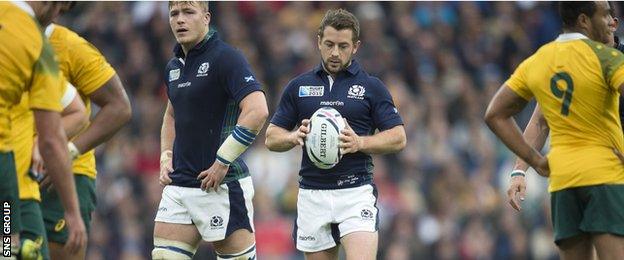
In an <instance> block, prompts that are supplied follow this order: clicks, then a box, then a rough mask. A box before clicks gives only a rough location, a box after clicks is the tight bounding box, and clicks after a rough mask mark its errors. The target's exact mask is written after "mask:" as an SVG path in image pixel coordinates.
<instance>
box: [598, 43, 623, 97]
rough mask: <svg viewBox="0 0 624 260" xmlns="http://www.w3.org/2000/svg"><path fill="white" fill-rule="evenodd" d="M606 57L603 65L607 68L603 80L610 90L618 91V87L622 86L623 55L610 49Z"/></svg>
mask: <svg viewBox="0 0 624 260" xmlns="http://www.w3.org/2000/svg"><path fill="white" fill-rule="evenodd" d="M608 56H609V59H607V62H606V63H607V64H605V65H603V66H604V67H607V69H606V73H605V74H606V75H605V76H606V77H605V80H606V81H607V82H608V83H609V86H610V87H611V88H612V89H614V90H616V91H619V88H620V86H621V85H622V84H624V66H622V65H624V55H622V52H620V51H618V50H616V49H610V50H609V55H608Z"/></svg>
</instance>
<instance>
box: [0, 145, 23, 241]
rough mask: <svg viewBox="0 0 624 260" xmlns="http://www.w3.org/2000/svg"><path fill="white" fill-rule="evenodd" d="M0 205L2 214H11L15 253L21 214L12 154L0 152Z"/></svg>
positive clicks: (12, 239)
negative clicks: (0, 204) (0, 205)
mask: <svg viewBox="0 0 624 260" xmlns="http://www.w3.org/2000/svg"><path fill="white" fill-rule="evenodd" d="M0 203H2V210H3V212H6V211H7V210H10V212H11V213H10V216H11V248H12V251H14V252H15V253H16V252H17V251H18V249H19V246H20V243H19V239H20V238H19V233H20V231H21V223H20V215H21V214H20V206H19V194H18V187H17V171H16V169H15V159H14V157H13V152H0ZM3 219H4V215H3ZM3 228H4V227H3Z"/></svg>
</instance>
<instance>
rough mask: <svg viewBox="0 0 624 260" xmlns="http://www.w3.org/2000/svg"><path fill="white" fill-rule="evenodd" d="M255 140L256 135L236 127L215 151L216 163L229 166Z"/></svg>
mask: <svg viewBox="0 0 624 260" xmlns="http://www.w3.org/2000/svg"><path fill="white" fill-rule="evenodd" d="M255 139H256V134H255V133H254V132H252V131H251V130H249V129H247V128H244V127H242V126H239V125H237V126H236V127H234V131H232V133H231V134H230V135H229V136H228V137H227V138H226V139H225V141H223V144H221V147H219V150H218V151H217V161H219V162H220V163H222V164H224V165H226V166H229V165H230V164H231V163H232V162H233V161H234V160H236V158H238V157H239V156H240V155H241V154H242V153H243V152H245V150H247V148H248V147H249V146H250V145H251V143H253V141H254V140H255Z"/></svg>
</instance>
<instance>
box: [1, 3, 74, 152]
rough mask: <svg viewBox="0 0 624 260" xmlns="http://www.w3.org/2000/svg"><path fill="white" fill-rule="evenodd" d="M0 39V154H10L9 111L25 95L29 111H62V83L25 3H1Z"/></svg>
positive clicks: (36, 23)
mask: <svg viewBox="0 0 624 260" xmlns="http://www.w3.org/2000/svg"><path fill="white" fill-rule="evenodd" d="M0 39H2V43H0V71H1V73H0V151H11V150H12V147H11V144H10V136H11V121H10V110H11V108H12V107H13V106H15V105H17V104H18V103H19V102H20V100H21V98H22V94H23V93H24V92H28V99H29V102H28V107H29V108H30V109H42V110H51V111H61V103H60V100H61V88H62V85H63V83H62V80H61V78H60V77H59V69H58V64H57V62H56V60H55V57H54V52H53V51H52V48H51V46H50V45H49V44H48V42H47V40H46V39H45V38H44V37H43V34H42V31H41V28H40V26H39V23H38V22H37V21H36V20H35V18H34V12H33V10H32V8H30V6H29V5H28V4H26V3H25V2H0Z"/></svg>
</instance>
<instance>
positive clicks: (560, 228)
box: [550, 188, 593, 259]
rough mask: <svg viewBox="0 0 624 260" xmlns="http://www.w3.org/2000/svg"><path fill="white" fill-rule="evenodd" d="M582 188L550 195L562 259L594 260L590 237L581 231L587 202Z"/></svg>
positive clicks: (554, 227) (552, 217) (554, 228)
mask: <svg viewBox="0 0 624 260" xmlns="http://www.w3.org/2000/svg"><path fill="white" fill-rule="evenodd" d="M582 197H583V191H582V190H581V188H570V189H563V190H559V191H555V192H551V194H550V204H551V205H550V207H551V219H552V224H553V231H554V234H553V236H554V239H555V243H556V244H557V247H558V249H559V255H560V256H561V258H562V259H592V256H593V247H592V244H591V238H590V236H589V235H588V234H587V233H586V232H583V230H581V223H582V221H583V219H584V216H583V211H584V208H585V207H586V203H587V200H586V199H584V198H582Z"/></svg>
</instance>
